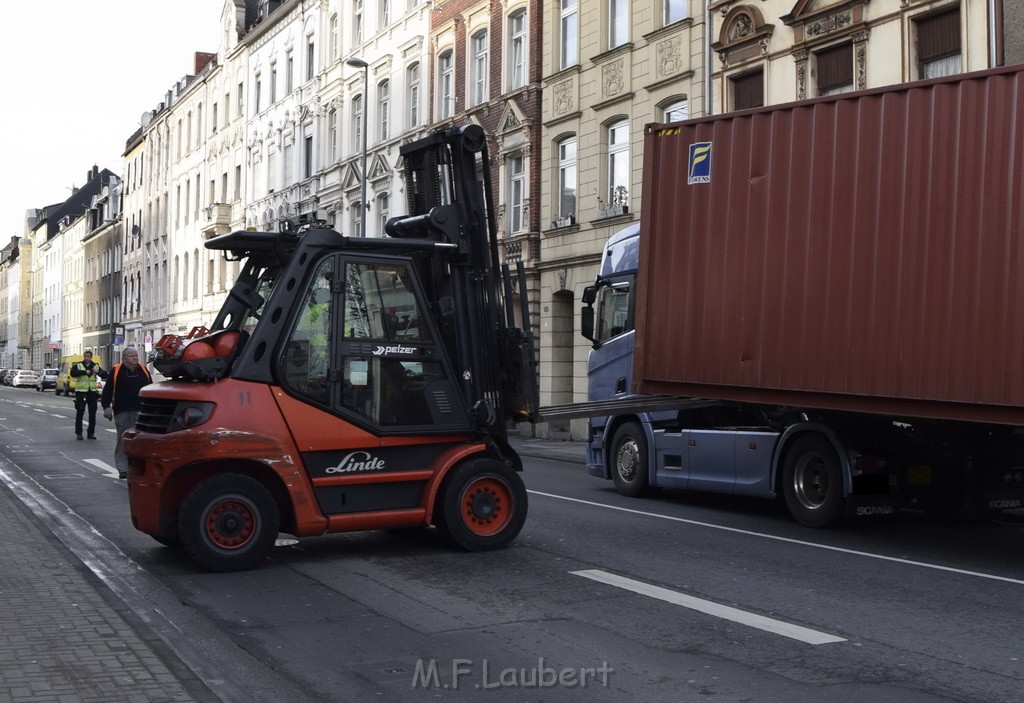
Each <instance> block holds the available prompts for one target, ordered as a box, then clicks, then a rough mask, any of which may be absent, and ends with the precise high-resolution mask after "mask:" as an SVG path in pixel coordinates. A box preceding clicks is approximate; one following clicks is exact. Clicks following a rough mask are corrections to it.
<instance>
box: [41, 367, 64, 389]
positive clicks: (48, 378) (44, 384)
mask: <svg viewBox="0 0 1024 703" xmlns="http://www.w3.org/2000/svg"><path fill="white" fill-rule="evenodd" d="M59 373H60V369H43V370H42V371H40V372H39V373H38V374H37V376H39V380H38V381H37V382H36V390H37V391H40V392H42V391H45V390H47V389H48V388H56V387H57V374H59Z"/></svg>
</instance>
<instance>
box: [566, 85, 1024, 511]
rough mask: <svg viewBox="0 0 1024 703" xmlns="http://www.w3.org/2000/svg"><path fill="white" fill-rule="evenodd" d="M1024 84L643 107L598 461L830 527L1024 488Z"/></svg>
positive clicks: (1007, 498) (606, 265)
mask: <svg viewBox="0 0 1024 703" xmlns="http://www.w3.org/2000/svg"><path fill="white" fill-rule="evenodd" d="M1022 83H1024V68H1022V67H1014V68H1003V69H993V70H989V71H983V72H978V73H972V74H965V75H962V76H958V77H954V78H947V79H937V80H929V81H922V82H916V83H908V84H901V85H895V86H890V87H886V88H881V89H877V90H868V91H862V92H858V93H851V94H847V95H843V96H839V97H824V98H817V99H811V100H805V101H800V102H795V103H789V104H782V105H776V106H772V107H766V108H762V109H754V110H747V111H742V112H736V113H727V114H723V115H719V116H713V117H707V118H701V119H694V120H689V121H686V122H682V123H675V124H651V125H648V126H647V127H646V129H645V137H644V139H645V141H644V165H643V183H644V193H643V206H642V208H641V217H640V222H639V223H638V224H634V225H632V226H629V227H627V228H626V229H624V230H622V231H620V232H618V233H616V234H614V235H613V236H612V237H611V238H610V240H609V241H608V243H607V245H606V247H605V249H604V253H603V258H602V262H601V268H600V272H599V275H598V276H597V278H596V280H595V282H594V284H593V285H592V286H589V287H588V288H587V290H586V292H585V294H584V307H583V311H582V313H583V314H582V321H581V327H582V330H583V335H584V336H585V337H586V338H587V339H588V340H590V342H592V345H593V348H592V350H591V352H590V357H589V367H588V387H589V391H588V393H589V404H590V406H591V410H590V412H589V413H586V414H588V415H598V414H600V415H601V416H599V417H592V418H591V420H590V425H589V441H588V443H587V467H588V472H589V473H590V474H592V475H594V476H597V477H600V478H604V479H609V480H612V481H613V482H614V484H615V487H616V489H617V490H618V491H619V492H620V493H622V494H624V495H628V496H639V495H643V494H645V493H648V492H650V491H651V490H652V489H657V488H661V487H666V488H680V489H688V490H696V491H713V492H719V493H729V494H736V495H748V496H760V497H764V498H779V497H781V498H782V499H783V500H784V501H785V504H786V506H787V508H788V510H789V512H790V513H791V514H792V516H793V518H795V519H796V520H797V521H798V522H800V523H802V524H803V525H807V526H811V527H825V526H829V525H834V524H836V523H838V522H840V521H842V520H843V519H845V518H847V517H848V516H866V515H890V514H894V513H896V512H897V511H899V510H902V509H906V508H910V509H921V510H924V511H927V512H929V513H931V514H936V515H943V516H950V515H960V514H963V512H965V511H970V512H973V513H975V514H982V515H984V514H990V513H992V512H995V511H1000V510H1006V509H1014V508H1021V507H1022V506H1024V364H1022V363H1021V358H1022V352H1024V226H1022V216H1024V169H1022V168H1021V164H1022V163H1024V85H1022ZM576 414H577V416H578V415H581V414H582V413H576ZM553 416H555V415H548V417H553ZM563 416H566V417H568V416H572V415H571V414H568V413H565V414H563Z"/></svg>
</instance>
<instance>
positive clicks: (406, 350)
mask: <svg viewBox="0 0 1024 703" xmlns="http://www.w3.org/2000/svg"><path fill="white" fill-rule="evenodd" d="M415 352H416V348H415V347H403V346H401V345H395V346H393V347H385V346H383V345H381V346H379V347H377V348H376V349H374V350H373V355H374V356H381V355H383V354H414V353H415Z"/></svg>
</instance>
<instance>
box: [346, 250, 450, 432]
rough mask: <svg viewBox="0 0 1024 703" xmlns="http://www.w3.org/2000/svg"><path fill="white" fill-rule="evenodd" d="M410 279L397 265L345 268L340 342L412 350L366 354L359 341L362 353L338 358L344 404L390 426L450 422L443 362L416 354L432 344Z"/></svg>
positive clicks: (347, 407)
mask: <svg viewBox="0 0 1024 703" xmlns="http://www.w3.org/2000/svg"><path fill="white" fill-rule="evenodd" d="M410 280H411V279H410V274H409V271H408V269H407V268H406V267H405V266H404V265H401V264H380V263H374V264H368V263H367V264H363V263H352V262H349V263H347V264H346V267H345V285H344V294H345V303H344V308H345V319H344V322H343V331H342V336H343V338H344V341H346V342H362V341H364V340H365V341H368V342H371V345H376V343H378V342H379V343H380V345H382V346H393V347H405V348H408V349H410V350H415V351H414V352H413V353H411V354H410V355H409V356H410V357H411V358H401V359H400V358H394V357H390V358H389V357H387V356H383V355H382V356H376V355H374V356H370V355H367V354H366V351H365V349H366V346H367V345H362V344H357V345H355V348H358V349H362V350H364V351H361V352H358V353H354V354H353V355H351V356H345V357H344V358H343V359H342V363H341V381H342V388H341V405H342V407H343V408H345V409H347V410H349V411H351V412H354V413H357V414H359V415H361V416H363V417H365V418H366V419H368V420H370V421H372V422H373V423H376V424H378V425H383V426H389V427H394V426H399V425H436V424H445V423H450V422H451V419H450V414H451V410H450V405H451V403H450V401H448V400H447V399H448V398H449V397H450V395H449V394H450V392H451V389H450V386H449V384H448V383H447V382H446V379H447V375H446V373H445V370H444V365H443V364H441V363H440V362H438V361H434V360H422V359H419V358H417V357H418V356H419V355H420V353H421V352H425V351H427V350H429V349H430V348H431V347H432V346H433V345H432V344H431V341H432V340H431V338H430V334H429V331H428V328H427V325H426V324H421V320H422V319H424V318H422V317H421V315H420V309H419V306H418V303H417V300H416V295H415V292H414V291H413V290H412V289H411V288H410V287H409V286H410V285H411V284H409V281H410ZM342 346H343V347H345V346H346V345H342Z"/></svg>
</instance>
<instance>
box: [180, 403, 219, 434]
mask: <svg viewBox="0 0 1024 703" xmlns="http://www.w3.org/2000/svg"><path fill="white" fill-rule="evenodd" d="M211 413H213V403H200V402H188V403H178V407H177V408H175V409H174V417H172V418H171V426H170V431H171V432H175V431H177V430H184V429H186V428H188V427H195V426H196V425H201V424H203V423H204V422H206V421H207V420H209V419H210V414H211Z"/></svg>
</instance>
